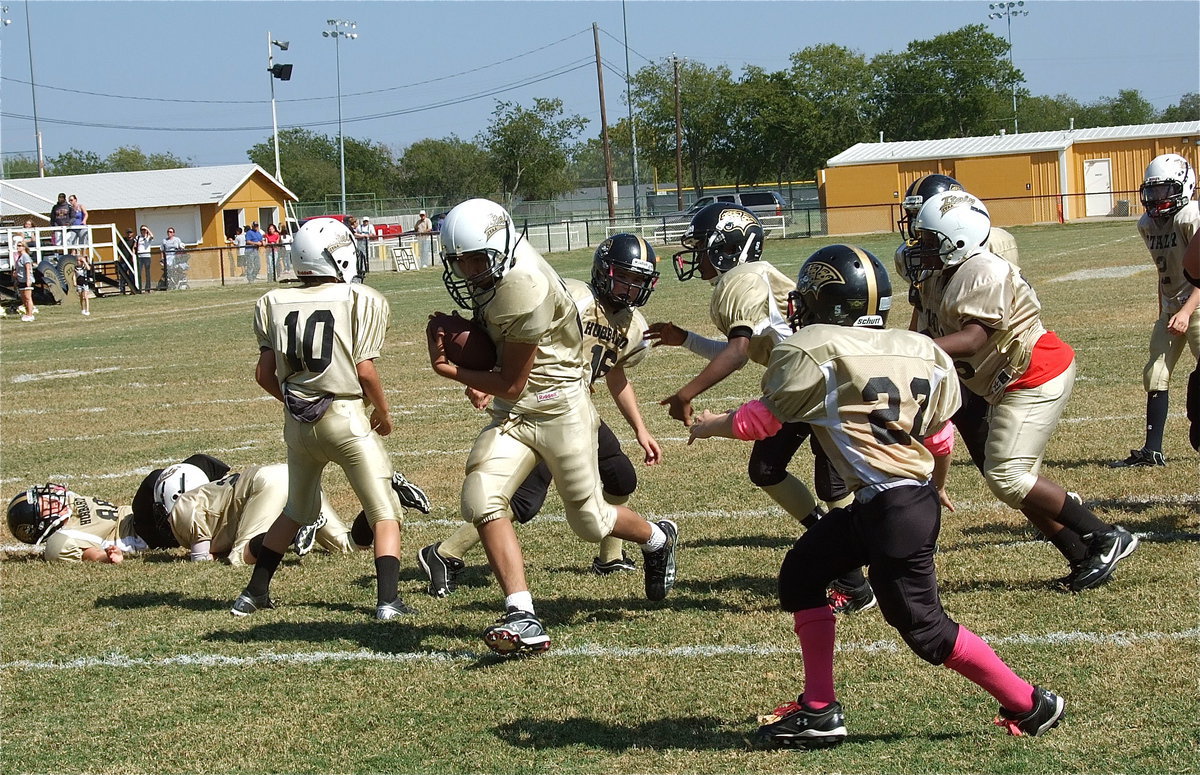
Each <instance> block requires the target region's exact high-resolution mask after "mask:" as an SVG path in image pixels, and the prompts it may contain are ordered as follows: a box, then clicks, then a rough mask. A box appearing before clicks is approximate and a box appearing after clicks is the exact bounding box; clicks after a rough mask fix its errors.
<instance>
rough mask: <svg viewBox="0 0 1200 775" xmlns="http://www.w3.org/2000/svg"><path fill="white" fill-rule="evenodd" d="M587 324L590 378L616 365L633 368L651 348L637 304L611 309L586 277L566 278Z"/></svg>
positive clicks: (585, 342)
mask: <svg viewBox="0 0 1200 775" xmlns="http://www.w3.org/2000/svg"><path fill="white" fill-rule="evenodd" d="M563 282H564V283H566V285H567V290H568V291H569V292H570V293H571V298H573V299H574V300H575V307H576V309H578V310H579V320H580V322H581V323H582V324H583V357H584V360H585V361H586V362H587V366H588V371H589V373H590V375H591V376H590V381H591V382H595V381H596V380H598V379H600V378H601V377H603V376H604V375H605V374H607V373H608V372H609V371H611V370H612V369H613V368H614V367H616V366H621V367H622V368H627V369H628V368H632V367H634V366H636V365H637V364H639V363H641V362H642V360H643V359H644V358H645V357H646V354H647V353H649V352H650V344H649V342H647V341H645V339H644V338H643V335H644V334H645V333H646V318H645V317H643V316H642V313H641V310H639V309H637V308H636V307H622V308H620V309H617V310H615V311H609V310H608V309H607V308H606V307H605V306H604V304H602V303H601V301H600V299H598V298H597V297H596V292H595V290H593V289H592V286H591V285H589V284H588V283H585V282H583V281H582V280H572V279H570V278H565V279H564V280H563Z"/></svg>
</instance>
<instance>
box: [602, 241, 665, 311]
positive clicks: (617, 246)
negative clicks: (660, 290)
mask: <svg viewBox="0 0 1200 775" xmlns="http://www.w3.org/2000/svg"><path fill="white" fill-rule="evenodd" d="M657 267H658V257H657V256H656V255H655V254H654V248H652V247H650V245H649V244H648V243H647V242H646V241H645V240H644V239H642V238H641V237H639V236H637V235H636V234H614V235H613V236H612V237H609V238H608V239H606V240H604V241H603V242H601V243H600V245H599V246H598V247H597V248H596V252H595V254H594V256H593V257H592V288H593V289H594V290H595V291H596V295H597V296H599V297H600V298H601V299H602V300H603V301H606V302H608V303H609V304H612V305H614V306H616V307H618V308H626V307H641V306H643V305H645V304H646V302H647V301H649V300H650V294H651V293H653V292H654V287H655V286H656V285H657V284H658V276H659V275H658V268H657Z"/></svg>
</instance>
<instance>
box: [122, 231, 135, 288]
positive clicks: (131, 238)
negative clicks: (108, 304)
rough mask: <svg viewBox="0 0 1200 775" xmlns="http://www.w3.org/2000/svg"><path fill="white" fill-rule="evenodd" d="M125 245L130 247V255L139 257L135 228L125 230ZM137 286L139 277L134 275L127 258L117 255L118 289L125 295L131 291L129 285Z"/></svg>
mask: <svg viewBox="0 0 1200 775" xmlns="http://www.w3.org/2000/svg"><path fill="white" fill-rule="evenodd" d="M125 247H126V248H128V249H129V255H130V256H132V257H134V260H136V257H137V234H136V233H135V232H134V231H133V229H126V230H125ZM130 286H133V287H134V288H135V289H136V288H137V278H136V277H134V275H133V272H132V271H131V269H130V267H129V266H128V265H126V263H125V259H124V257H123V256H121V255H120V254H118V255H117V289H118V290H119V291H120V292H121V295H122V296H124V295H125V294H126V293H129V292H130V291H129V287H130Z"/></svg>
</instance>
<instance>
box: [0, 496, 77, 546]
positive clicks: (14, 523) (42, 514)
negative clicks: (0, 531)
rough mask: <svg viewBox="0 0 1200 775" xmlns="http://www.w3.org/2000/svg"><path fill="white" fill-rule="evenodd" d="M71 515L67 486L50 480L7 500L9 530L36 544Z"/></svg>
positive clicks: (16, 535)
mask: <svg viewBox="0 0 1200 775" xmlns="http://www.w3.org/2000/svg"><path fill="white" fill-rule="evenodd" d="M70 516H71V507H70V503H69V501H68V499H67V488H66V487H63V486H62V485H61V484H54V483H53V482H47V483H46V484H43V485H40V486H36V487H30V488H29V489H28V490H26V491H25V492H23V493H20V494H19V495H16V496H14V497H13V499H12V500H10V501H9V502H8V531H9V532H10V533H12V534H13V537H14V538H16V539H17V540H18V541H21V542H23V543H27V544H33V545H34V546H37V545H38V544H40V543H42V542H43V541H45V540H46V539H47V538H49V537H50V536H51V535H53V534H54V531H56V530H58V529H59V528H60V527H62V526H63V523H64V522H66V521H67V520H68V519H69V518H70Z"/></svg>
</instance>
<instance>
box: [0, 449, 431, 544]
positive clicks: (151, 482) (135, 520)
mask: <svg viewBox="0 0 1200 775" xmlns="http://www.w3.org/2000/svg"><path fill="white" fill-rule="evenodd" d="M188 461H189V462H184V463H178V464H176V465H172V466H169V467H167V468H166V469H163V470H161V471H155V472H152V474H151V475H150V476H147V477H146V479H145V480H143V483H142V488H141V489H139V492H138V495H137V496H135V497H134V505H133V507H127V506H117V505H115V504H112V503H109V502H108V501H105V500H101V499H99V498H93V497H89V496H86V495H81V494H79V493H76V492H73V491H71V490H69V489H67V488H66V487H64V486H63V485H59V484H54V483H47V484H44V485H40V486H36V487H30V488H29V489H27V490H25V491H24V492H22V493H20V494H18V495H16V496H15V497H13V498H12V499H11V500H10V501H9V504H8V510H7V520H8V529H9V531H10V532H11V533H12V534H13V535H14V536H15V537H16V538H17V539H18V540H21V541H23V542H25V543H28V544H33V545H35V546H37V545H41V544H45V552H44V554H43V557H44V558H45V559H46V560H49V561H51V562H107V563H119V562H121V561H122V560H124V559H125V555H126V554H133V553H136V552H139V551H144V550H147V549H170V548H175V547H180V546H182V547H184V548H186V549H188V555H189V558H190V559H191V560H193V561H202V560H214V559H220V560H224V561H226V562H228V563H229V564H230V565H253V564H254V563H255V561H256V560H257V550H258V547H259V545H260V544H261V541H262V535H263V534H264V533H265V532H266V530H267V528H268V527H269V526H270V524H271V522H272V521H273V520H274V518H275V516H278V513H279V509H280V508H281V505H280V504H281V503H283V502H286V501H287V466H285V465H283V464H275V465H268V466H249V467H248V468H246V469H245V470H243V471H240V472H230V470H229V467H228V466H227V465H225V464H224V463H222V462H221V461H219V460H217V459H216V458H213V457H210V456H208V455H193V456H192V457H189V458H188ZM210 474H211V475H213V476H217V477H218V478H216V479H215V480H214V481H209V475H210ZM394 477H395V481H396V484H395V486H396V488H397V492H403V493H404V496H403V497H404V498H407V499H409V500H410V501H412V504H411V505H412V506H413V507H416V508H421V507H423V508H424V509H425V510H426V511H427V510H428V508H429V505H428V500H427V499H425V494H424V493H423V492H421V491H420V490H419V489H417V488H416V487H415V486H414V485H412V484H411V483H410V482H407V481H406V480H404V478H403V477H402V476H401V475H400V474H399V473H397V474H394ZM321 517H322V519H321V520H319V522H320V525H319V527H317V528H316V529H308V530H302V531H300V532H299V533H298V534H297V535H296V538H295V540H294V541H293V547H294V549H295V551H296V553H297V554H299V555H304V554H307V553H308V552H309V551H311V550H312V548H313V546H314V544H315V545H319V546H321V547H322V548H324V549H325V550H326V551H329V552H332V553H342V552H353V551H355V550H356V549H365V548H367V547H368V546H369V545H370V538H371V531H370V527H369V526H368V525H367V523H366V518H365V516H363V515H362V514H359V516H358V518H357V519H356V520H355V521H354V526H353V527H352V528H351V527H346V525H345V523H344V522H342V520H341V519H340V518H339V517H338V515H337V512H336V511H334V509H333V507H332V506H330V505H329V502H328V501H327V500H326V499H325V498H324V495H323V494H322V509H321Z"/></svg>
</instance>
